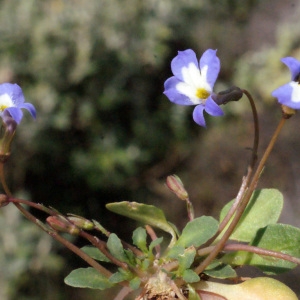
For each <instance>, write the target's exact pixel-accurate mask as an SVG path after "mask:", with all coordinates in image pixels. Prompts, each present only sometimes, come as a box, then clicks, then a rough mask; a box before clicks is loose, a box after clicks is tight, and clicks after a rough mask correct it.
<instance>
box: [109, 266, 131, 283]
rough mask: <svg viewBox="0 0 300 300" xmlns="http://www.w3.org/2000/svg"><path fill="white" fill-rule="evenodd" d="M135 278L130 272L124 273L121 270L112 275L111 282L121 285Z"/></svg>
mask: <svg viewBox="0 0 300 300" xmlns="http://www.w3.org/2000/svg"><path fill="white" fill-rule="evenodd" d="M132 277H133V274H132V273H131V272H130V271H124V270H123V269H121V268H119V269H118V272H116V273H114V274H112V275H111V276H110V278H109V281H110V282H112V283H119V282H122V281H125V280H130V279H131V278H132Z"/></svg>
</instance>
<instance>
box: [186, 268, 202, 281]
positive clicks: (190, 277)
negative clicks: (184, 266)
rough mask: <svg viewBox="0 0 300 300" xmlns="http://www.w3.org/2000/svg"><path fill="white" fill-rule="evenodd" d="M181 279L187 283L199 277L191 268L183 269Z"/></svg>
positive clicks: (198, 279)
mask: <svg viewBox="0 0 300 300" xmlns="http://www.w3.org/2000/svg"><path fill="white" fill-rule="evenodd" d="M182 279H183V280H184V281H185V282H187V283H193V282H198V281H200V277H199V276H198V275H197V273H195V272H194V271H193V270H191V269H188V270H185V271H184V272H183V275H182Z"/></svg>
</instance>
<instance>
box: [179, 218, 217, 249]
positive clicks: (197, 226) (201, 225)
mask: <svg viewBox="0 0 300 300" xmlns="http://www.w3.org/2000/svg"><path fill="white" fill-rule="evenodd" d="M218 226H219V223H218V221H217V220H215V219H214V218H212V217H207V216H202V217H199V218H196V219H194V220H193V221H190V222H188V223H187V225H186V226H185V227H184V229H183V231H182V234H181V236H180V237H179V239H178V241H177V242H176V245H179V246H183V247H185V248H187V247H190V246H194V247H199V246H201V245H202V244H204V243H205V242H206V241H207V240H208V239H209V238H211V237H212V236H213V235H214V234H215V233H216V232H217V230H218Z"/></svg>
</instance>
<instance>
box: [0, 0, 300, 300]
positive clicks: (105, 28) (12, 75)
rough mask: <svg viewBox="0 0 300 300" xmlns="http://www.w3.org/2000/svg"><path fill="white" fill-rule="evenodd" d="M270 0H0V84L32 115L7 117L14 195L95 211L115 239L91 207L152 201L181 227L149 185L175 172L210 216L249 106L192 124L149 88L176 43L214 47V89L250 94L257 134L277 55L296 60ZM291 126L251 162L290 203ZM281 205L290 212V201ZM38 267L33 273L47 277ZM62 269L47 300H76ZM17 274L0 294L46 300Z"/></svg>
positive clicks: (271, 114)
mask: <svg viewBox="0 0 300 300" xmlns="http://www.w3.org/2000/svg"><path fill="white" fill-rule="evenodd" d="M281 2H282V1H271V0H264V1H255V0H246V1H243V2H241V1H238V0H224V1H222V0H218V1H210V0H202V1H199V0H188V1H180V0H163V1H161V0H147V1H140V0H89V1H80V0H73V1H67V0H65V1H63V0H47V1H39V0H26V1H19V0H2V1H0V54H1V55H0V81H1V82H7V81H8V82H16V83H18V84H19V85H20V86H21V87H22V88H23V91H24V94H25V98H26V101H27V102H31V103H33V104H34V105H35V106H36V109H37V112H38V118H37V121H36V122H33V121H32V120H30V117H29V116H28V115H26V117H25V118H24V120H23V121H22V124H21V125H20V126H19V128H18V133H17V137H16V141H15V144H14V149H13V153H12V158H11V161H10V162H9V163H8V165H7V173H8V176H9V181H10V185H11V187H12V190H13V191H14V193H15V194H17V195H21V196H23V197H28V198H30V199H33V201H35V202H42V203H44V204H46V205H51V206H53V207H55V208H57V209H59V210H61V211H62V212H72V213H75V214H81V215H83V216H85V217H88V218H95V219H97V220H98V221H101V222H102V223H103V224H104V225H105V226H106V227H107V228H108V229H109V230H111V231H113V232H117V233H120V234H121V236H122V237H124V238H125V239H126V232H127V234H128V230H131V229H132V228H133V227H132V226H133V225H132V224H128V225H127V224H125V225H124V223H123V222H125V221H124V219H120V218H119V217H116V216H114V215H113V214H110V213H109V214H108V213H107V212H106V211H105V209H104V206H105V204H106V203H107V202H113V201H123V200H129V201H137V202H146V203H150V202H151V203H153V201H156V203H157V204H159V206H160V207H162V208H165V209H166V208H167V209H168V210H167V212H166V213H167V215H168V217H169V218H170V219H171V221H172V222H174V223H177V224H183V223H182V222H185V221H186V215H185V214H184V213H182V211H184V206H183V204H182V203H178V202H175V200H174V198H172V197H173V196H171V195H170V194H169V193H168V192H167V190H166V189H165V187H164V186H163V179H164V178H165V176H166V175H168V174H171V173H173V172H176V173H179V175H180V176H181V177H182V178H183V179H184V182H185V183H186V185H187V187H188V189H189V191H190V194H191V198H192V200H193V202H194V203H195V207H196V211H197V212H198V214H208V213H209V214H214V215H216V211H217V210H218V209H219V208H220V207H222V206H223V204H224V203H225V202H226V201H228V200H229V199H232V198H233V197H234V196H235V193H236V191H237V188H238V184H239V182H240V180H241V177H242V174H243V172H244V169H245V166H246V161H247V154H248V153H247V151H244V152H243V148H246V147H249V146H251V143H252V142H251V139H249V137H250V134H251V115H250V110H249V107H248V106H247V103H246V101H242V102H240V103H238V104H232V105H231V106H230V107H225V108H224V110H225V112H226V117H224V118H222V119H214V120H211V119H210V118H207V121H208V129H206V130H205V129H202V128H199V127H197V125H196V124H194V123H193V121H192V117H191V114H190V113H191V111H192V108H189V107H178V106H175V105H172V104H171V103H170V102H169V101H168V100H167V98H166V97H164V96H163V95H162V92H163V83H164V81H165V80H166V78H168V77H169V76H171V71H170V61H171V59H172V58H173V57H174V56H175V55H176V53H177V51H178V50H184V49H187V48H193V49H194V50H195V51H196V52H197V54H198V57H199V56H200V55H201V53H202V52H203V51H204V50H205V49H207V48H214V49H215V48H217V49H218V55H219V57H220V59H221V62H222V69H221V73H220V77H219V80H218V84H217V85H216V91H220V90H222V89H226V88H227V87H229V86H230V85H231V84H235V85H240V87H242V88H247V89H248V90H250V91H251V92H253V94H254V96H256V98H257V99H258V100H257V102H258V107H259V111H260V114H261V116H262V129H263V134H262V138H267V137H268V136H269V135H270V132H272V131H273V128H274V127H275V124H274V122H275V120H277V119H278V118H279V116H280V112H279V109H278V107H277V106H276V104H274V99H272V98H271V96H270V93H271V91H272V90H273V89H274V88H276V87H277V86H278V85H280V84H282V83H284V82H285V81H286V80H288V76H289V75H288V72H286V71H287V70H285V69H283V67H282V65H281V64H280V61H279V60H280V58H281V57H283V56H287V55H294V56H295V57H297V58H300V55H299V35H300V34H299V32H297V28H298V26H297V24H298V23H299V21H298V19H297V18H296V16H297V13H296V12H297V10H299V5H298V4H297V3H296V1H289V2H285V4H283V3H281ZM287 16H288V17H287ZM278 20H279V21H278ZM244 102H245V103H244ZM293 121H294V122H295V120H293ZM294 124H295V123H294ZM288 126H289V125H288ZM293 126H295V125H291V126H290V127H288V129H287V132H288V134H286V135H285V136H284V137H283V139H284V141H283V142H282V143H281V144H280V145H279V147H278V149H279V150H278V153H275V164H276V163H277V168H272V164H271V168H270V169H269V170H266V171H265V173H266V174H265V177H266V178H269V179H268V180H266V181H265V183H266V184H269V185H271V187H273V185H272V184H273V182H274V186H275V182H276V187H279V188H283V191H287V190H288V188H292V189H291V192H290V193H291V194H290V196H291V197H292V196H294V198H295V195H297V190H296V189H295V188H294V187H295V185H296V178H297V174H298V175H300V174H299V170H298V169H297V166H299V163H296V167H295V163H294V161H293V159H295V158H296V157H297V155H296V153H299V152H297V149H299V148H300V143H299V137H296V136H295V133H293V131H292V129H293ZM294 138H295V139H294ZM296 138H298V140H297V139H296ZM233 141H234V142H235V141H238V142H237V143H233ZM291 141H292V144H293V149H294V150H293V151H292V150H291V149H289V150H288V151H289V152H288V153H289V157H291V158H290V161H293V167H290V168H287V160H286V157H284V159H283V156H284V155H282V154H281V153H286V151H287V149H286V148H285V147H284V145H285V144H286V143H290V142H291ZM265 144H266V141H264V142H263V145H265ZM216 145H217V146H216ZM280 151H285V152H280ZM237 153H238V154H237ZM241 153H242V155H241ZM288 161H289V160H288ZM278 168H280V172H281V177H280V178H278V176H276V170H278ZM297 170H298V171H297ZM295 172H296V173H295ZM297 172H298V173H297ZM291 175H292V176H293V177H292V178H293V179H292V180H290V179H289V180H288V179H286V178H290V176H291ZM268 176H269V177H268ZM278 179H279V182H278ZM278 185H279V186H278ZM212 191H213V192H212ZM170 199H171V200H170ZM170 201H172V202H171V204H170ZM292 211H293V213H298V212H299V206H298V208H297V209H295V208H293V210H292ZM0 218H1V217H0ZM121 222H122V223H121ZM120 223H121V224H122V226H120ZM126 230H127V231H126ZM11 234H15V233H14V232H12V233H11ZM41 235H42V233H41ZM130 235H131V233H130V234H129V236H130ZM78 243H80V241H79V242H78ZM19 247H21V248H22V247H23V245H22V243H20V245H19ZM0 251H1V246H0ZM57 251H59V252H60V254H62V255H63V256H64V257H65V259H66V261H67V263H69V264H70V265H71V266H74V265H76V267H78V265H80V263H81V262H79V261H77V260H76V259H75V258H74V257H73V256H72V255H71V254H70V253H69V252H67V251H65V250H63V249H58V250H57ZM21 270H22V272H24V273H25V272H29V273H30V272H31V271H28V270H30V267H22V269H21ZM45 270H46V271H43V273H46V275H45V282H46V281H47V280H49V278H52V277H51V276H52V275H51V276H50V277H49V273H47V266H45ZM68 271H69V269H64V270H62V273H61V274H60V275H56V277H58V279H56V280H55V279H53V278H52V279H51V280H54V281H55V282H56V285H55V286H56V288H57V289H58V294H59V295H60V296H56V297H57V299H59V298H58V297H61V299H67V298H68V297H71V295H72V297H74V294H75V293H76V297H77V298H76V299H88V298H87V297H88V296H87V295H86V294H84V293H83V296H81V293H78V292H77V291H75V292H73V291H72V290H70V289H68V288H66V287H64V286H63V285H61V286H60V284H59V283H58V282H59V280H60V281H62V278H63V276H64V275H66V274H67V273H68ZM16 274H17V275H16V276H19V273H16ZM47 274H48V277H47ZM33 278H34V276H33ZM25 282H26V284H25V286H26V287H27V288H25V287H24V285H22V283H19V285H20V288H15V289H14V292H11V294H10V295H7V299H27V298H26V297H28V298H30V299H41V298H44V299H50V298H47V289H45V291H46V292H44V293H43V291H40V290H39V291H34V290H32V289H31V288H29V287H30V280H29V279H26V280H25ZM295 287H296V286H295ZM81 297H82V298H81ZM72 299H75V298H72Z"/></svg>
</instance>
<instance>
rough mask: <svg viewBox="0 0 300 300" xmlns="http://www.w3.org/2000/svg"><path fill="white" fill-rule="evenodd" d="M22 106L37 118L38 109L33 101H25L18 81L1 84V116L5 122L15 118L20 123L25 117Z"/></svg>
mask: <svg viewBox="0 0 300 300" xmlns="http://www.w3.org/2000/svg"><path fill="white" fill-rule="evenodd" d="M22 108H25V109H27V110H28V111H29V113H30V114H31V116H32V117H33V118H36V111H35V108H34V106H33V105H32V104H31V103H25V99H24V95H23V92H22V89H21V88H20V87H19V86H18V85H17V84H16V83H14V84H13V83H2V84H0V117H1V118H2V119H3V121H4V123H7V122H9V121H10V120H11V119H13V120H14V121H15V122H16V123H17V124H19V123H20V122H21V120H22V117H23V112H22Z"/></svg>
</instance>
